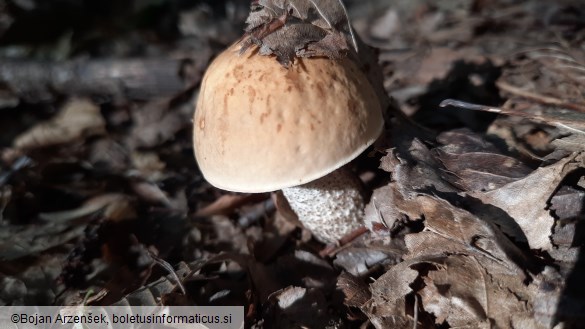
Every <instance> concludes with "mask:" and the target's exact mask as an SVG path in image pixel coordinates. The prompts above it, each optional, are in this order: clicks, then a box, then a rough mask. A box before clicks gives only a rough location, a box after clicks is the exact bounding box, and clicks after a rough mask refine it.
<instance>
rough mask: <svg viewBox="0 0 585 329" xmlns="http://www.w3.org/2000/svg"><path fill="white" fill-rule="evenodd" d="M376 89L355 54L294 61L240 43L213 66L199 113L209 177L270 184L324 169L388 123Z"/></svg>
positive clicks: (293, 181) (244, 188)
mask: <svg viewBox="0 0 585 329" xmlns="http://www.w3.org/2000/svg"><path fill="white" fill-rule="evenodd" d="M382 126H383V119H382V112H381V109H380V104H379V102H378V99H377V97H376V94H375V92H374V90H373V88H372V86H371V85H370V84H369V82H368V80H367V79H366V77H365V76H364V74H363V73H362V72H361V71H360V70H359V69H358V67H357V66H356V65H355V64H354V63H353V62H352V61H351V60H349V59H340V60H330V59H326V58H311V59H298V60H297V62H296V63H295V64H293V65H291V67H290V68H288V69H287V68H284V67H282V66H281V65H280V64H279V63H278V62H277V61H276V60H275V59H274V58H273V57H271V56H260V55H257V54H256V53H255V52H254V51H252V50H249V51H247V52H246V53H244V54H242V55H239V54H238V46H237V45H234V46H232V47H230V48H228V49H227V50H226V51H224V52H223V53H222V54H220V55H219V56H218V57H217V58H216V59H215V61H214V62H213V63H212V64H211V65H210V66H209V68H208V70H207V72H206V74H205V76H204V78H203V82H202V85H201V90H200V94H199V98H198V101H197V109H196V111H195V118H194V136H193V138H194V147H195V156H196V158H197V162H198V164H199V167H200V169H201V171H202V173H203V175H204V176H205V178H206V179H207V180H208V181H209V182H210V183H211V184H213V185H215V186H216V187H219V188H222V189H225V190H230V191H237V192H268V191H274V190H279V189H282V188H285V187H290V186H296V185H300V184H304V183H307V182H310V181H312V180H315V179H317V178H320V177H323V176H325V175H327V174H328V173H330V172H332V171H334V170H335V169H337V168H339V167H341V166H343V165H344V164H346V163H348V162H349V161H351V160H353V159H354V158H355V157H357V155H359V154H360V153H361V152H362V151H363V150H364V149H366V148H367V147H368V146H369V145H371V144H372V143H373V142H374V141H375V139H376V138H377V137H378V135H379V134H380V132H381V131H382Z"/></svg>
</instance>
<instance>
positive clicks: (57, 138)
mask: <svg viewBox="0 0 585 329" xmlns="http://www.w3.org/2000/svg"><path fill="white" fill-rule="evenodd" d="M105 126H106V123H105V120H104V118H103V117H102V115H101V113H100V109H99V107H98V106H97V105H95V104H94V103H92V102H91V101H89V100H87V99H82V98H76V99H72V100H71V101H69V102H68V103H67V104H65V106H64V107H63V109H61V111H60V112H59V113H58V114H57V115H56V116H55V117H54V118H52V119H51V120H49V121H47V122H42V123H40V124H38V125H36V126H34V127H32V128H31V129H30V130H28V131H26V132H25V133H23V134H21V135H20V136H18V137H17V138H16V139H15V141H14V146H15V147H17V148H20V149H29V148H38V147H47V146H53V145H59V144H66V143H71V142H74V141H76V140H78V139H84V138H86V137H89V136H94V135H99V134H103V133H104V132H105Z"/></svg>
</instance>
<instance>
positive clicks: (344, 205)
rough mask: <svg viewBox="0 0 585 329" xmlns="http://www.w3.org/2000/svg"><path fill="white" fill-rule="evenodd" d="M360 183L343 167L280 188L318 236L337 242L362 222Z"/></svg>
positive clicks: (324, 239) (326, 240)
mask: <svg viewBox="0 0 585 329" xmlns="http://www.w3.org/2000/svg"><path fill="white" fill-rule="evenodd" d="M361 191H362V184H361V181H360V180H359V178H357V177H356V176H355V175H354V174H353V173H352V172H351V171H349V170H348V169H345V168H341V169H337V170H335V171H334V172H332V173H330V174H328V175H326V176H324V177H322V178H319V179H317V180H314V181H312V182H309V183H307V184H303V185H299V186H294V187H288V188H284V189H282V192H283V194H284V196H285V198H286V199H287V201H288V203H289V205H290V207H291V209H292V210H293V211H294V212H295V213H296V214H297V216H298V217H299V220H300V221H301V222H302V223H303V225H304V226H305V227H306V228H307V229H309V230H310V231H311V233H313V235H314V236H315V238H317V240H319V241H322V242H325V243H337V241H338V240H339V239H341V238H342V237H343V236H345V235H347V234H349V233H351V232H353V231H355V230H357V229H358V228H360V227H361V226H363V217H364V199H363V196H362V192H361Z"/></svg>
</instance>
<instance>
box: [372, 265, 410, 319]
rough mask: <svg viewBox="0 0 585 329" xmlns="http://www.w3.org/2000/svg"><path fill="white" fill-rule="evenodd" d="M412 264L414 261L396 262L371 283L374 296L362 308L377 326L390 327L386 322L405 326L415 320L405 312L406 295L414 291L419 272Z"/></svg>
mask: <svg viewBox="0 0 585 329" xmlns="http://www.w3.org/2000/svg"><path fill="white" fill-rule="evenodd" d="M411 265H412V262H402V263H399V264H396V265H395V266H393V267H391V268H390V270H388V271H387V272H386V273H384V274H383V275H382V276H381V277H379V278H378V279H377V280H376V281H375V282H374V283H372V284H371V285H370V290H371V292H372V298H371V299H370V301H369V302H368V303H367V304H366V305H364V306H363V307H362V310H363V311H364V313H366V315H368V317H369V318H370V321H372V323H374V324H375V325H376V328H389V327H387V326H385V325H384V324H394V325H396V328H405V325H406V324H410V323H411V322H413V321H412V318H411V317H409V316H408V315H407V314H406V313H405V312H406V301H405V297H406V295H408V294H410V293H412V288H411V287H410V286H411V284H413V283H414V281H415V280H416V279H417V278H418V276H419V273H418V272H417V271H415V270H413V269H412V268H411V267H410V266H411ZM398 324H401V325H400V326H398ZM394 325H392V326H390V327H394Z"/></svg>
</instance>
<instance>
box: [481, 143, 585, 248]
mask: <svg viewBox="0 0 585 329" xmlns="http://www.w3.org/2000/svg"><path fill="white" fill-rule="evenodd" d="M582 161H583V155H582V154H581V155H578V154H573V155H572V156H569V157H567V158H565V159H563V160H561V161H559V162H557V163H555V164H553V165H550V166H547V167H542V168H538V169H537V170H535V171H534V172H533V173H531V174H530V175H528V176H526V177H525V178H523V179H520V180H517V181H515V182H512V183H509V184H506V185H504V186H502V187H500V188H498V189H495V190H492V191H489V192H484V193H482V192H472V193H470V195H472V196H474V197H476V198H478V199H479V200H481V201H482V202H484V203H487V204H491V205H494V206H496V207H498V208H500V209H502V210H504V211H506V212H507V213H508V215H510V216H511V217H512V218H514V220H515V221H516V223H517V224H518V226H520V228H521V229H522V231H523V232H524V234H525V235H526V239H527V241H528V244H529V245H530V247H531V248H533V249H543V250H550V249H551V248H552V244H551V234H552V228H553V225H554V219H553V217H552V216H551V214H550V210H549V209H548V201H549V200H550V198H551V197H552V195H553V193H554V192H555V190H556V189H557V187H558V185H559V184H560V183H561V181H562V180H563V178H564V177H565V176H566V175H567V174H568V173H570V172H571V171H573V170H575V169H576V168H578V167H579V165H580V164H581V163H582Z"/></svg>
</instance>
